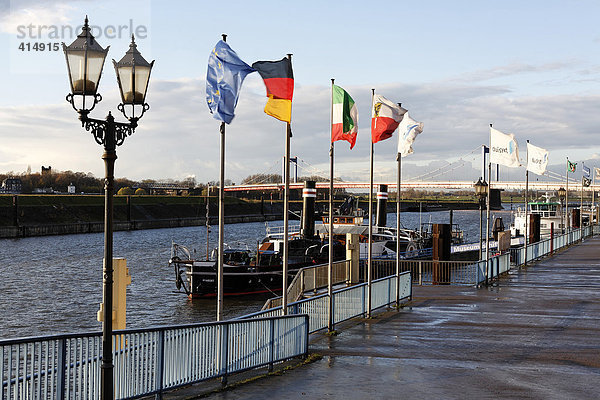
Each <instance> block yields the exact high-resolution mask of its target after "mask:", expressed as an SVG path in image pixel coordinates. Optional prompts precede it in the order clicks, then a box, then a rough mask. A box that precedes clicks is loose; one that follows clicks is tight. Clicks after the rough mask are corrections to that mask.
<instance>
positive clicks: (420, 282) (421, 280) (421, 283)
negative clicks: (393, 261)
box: [419, 260, 423, 286]
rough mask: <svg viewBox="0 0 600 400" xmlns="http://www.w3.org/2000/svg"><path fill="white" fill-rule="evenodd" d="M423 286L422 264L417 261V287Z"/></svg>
mask: <svg viewBox="0 0 600 400" xmlns="http://www.w3.org/2000/svg"><path fill="white" fill-rule="evenodd" d="M422 285H423V262H422V261H421V260H419V286H422Z"/></svg>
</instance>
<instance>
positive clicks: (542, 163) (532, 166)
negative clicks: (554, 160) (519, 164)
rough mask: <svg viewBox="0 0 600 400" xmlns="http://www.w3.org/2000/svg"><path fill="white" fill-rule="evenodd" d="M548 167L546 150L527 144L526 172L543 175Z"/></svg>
mask: <svg viewBox="0 0 600 400" xmlns="http://www.w3.org/2000/svg"><path fill="white" fill-rule="evenodd" d="M547 166H548V150H546V149H542V148H541V147H537V146H534V145H532V144H531V143H527V171H531V172H533V173H534V174H538V175H544V173H545V172H546V167H547Z"/></svg>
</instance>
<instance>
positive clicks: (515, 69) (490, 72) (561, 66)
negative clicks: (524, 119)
mask: <svg viewBox="0 0 600 400" xmlns="http://www.w3.org/2000/svg"><path fill="white" fill-rule="evenodd" d="M575 65H576V62H575V61H560V62H552V63H546V64H540V65H536V64H527V63H512V64H507V65H501V66H497V67H494V68H488V69H482V70H478V71H473V72H468V73H465V74H462V75H460V76H459V77H456V78H453V79H451V80H456V81H459V82H484V81H489V80H492V79H498V78H506V77H511V76H515V75H521V74H532V73H542V72H555V71H561V70H566V69H568V68H572V67H573V66H575Z"/></svg>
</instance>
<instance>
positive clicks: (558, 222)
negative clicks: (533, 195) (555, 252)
mask: <svg viewBox="0 0 600 400" xmlns="http://www.w3.org/2000/svg"><path fill="white" fill-rule="evenodd" d="M543 198H544V199H543V201H532V202H530V203H529V214H530V215H531V214H537V215H539V216H540V237H541V238H542V239H543V238H548V237H550V232H551V230H552V225H554V233H555V234H556V233H559V232H562V229H563V226H564V224H566V222H565V220H564V215H563V209H562V205H561V204H560V203H559V202H557V201H551V200H550V198H551V196H549V195H548V194H546V195H544V196H543ZM525 218H526V215H525V209H524V208H521V207H519V208H517V210H516V211H515V212H514V213H513V222H512V224H511V226H510V235H511V237H513V238H515V237H520V236H525V235H526V234H527V235H528V234H529V228H530V224H527V232H525Z"/></svg>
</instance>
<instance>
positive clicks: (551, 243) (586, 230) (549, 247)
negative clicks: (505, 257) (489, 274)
mask: <svg viewBox="0 0 600 400" xmlns="http://www.w3.org/2000/svg"><path fill="white" fill-rule="evenodd" d="M597 233H600V230H599V228H598V226H597V225H594V226H585V227H583V228H578V229H573V230H570V231H568V232H566V233H564V234H560V235H556V236H554V237H553V238H550V239H544V240H542V241H539V242H536V243H531V244H529V245H527V247H525V246H523V247H519V248H515V249H510V259H511V264H512V265H513V266H521V265H524V264H527V263H528V262H531V261H535V260H537V259H540V258H542V257H545V256H547V255H549V254H552V253H553V252H555V251H557V250H560V249H562V248H565V247H567V246H570V245H572V244H573V243H577V242H579V241H581V240H583V239H585V238H586V237H589V236H592V235H594V234H597Z"/></svg>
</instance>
